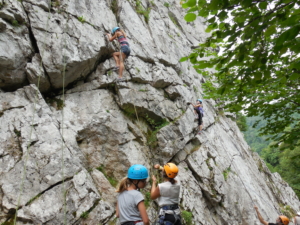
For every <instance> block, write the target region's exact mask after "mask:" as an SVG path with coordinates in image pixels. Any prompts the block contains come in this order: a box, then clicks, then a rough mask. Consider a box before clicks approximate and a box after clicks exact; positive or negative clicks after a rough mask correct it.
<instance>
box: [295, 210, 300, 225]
mask: <svg viewBox="0 0 300 225" xmlns="http://www.w3.org/2000/svg"><path fill="white" fill-rule="evenodd" d="M294 224H295V225H300V212H297V215H296V216H295V217H294Z"/></svg>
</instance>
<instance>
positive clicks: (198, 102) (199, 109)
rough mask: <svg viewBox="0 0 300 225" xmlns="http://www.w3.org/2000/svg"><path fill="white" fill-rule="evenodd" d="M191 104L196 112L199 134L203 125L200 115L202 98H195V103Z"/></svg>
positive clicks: (201, 112) (201, 114) (201, 115)
mask: <svg viewBox="0 0 300 225" xmlns="http://www.w3.org/2000/svg"><path fill="white" fill-rule="evenodd" d="M191 104H192V106H193V107H194V112H195V114H196V118H197V119H198V125H199V132H198V134H201V132H202V127H203V121H202V117H203V105H202V100H201V99H197V101H196V104H195V105H194V104H193V103H191Z"/></svg>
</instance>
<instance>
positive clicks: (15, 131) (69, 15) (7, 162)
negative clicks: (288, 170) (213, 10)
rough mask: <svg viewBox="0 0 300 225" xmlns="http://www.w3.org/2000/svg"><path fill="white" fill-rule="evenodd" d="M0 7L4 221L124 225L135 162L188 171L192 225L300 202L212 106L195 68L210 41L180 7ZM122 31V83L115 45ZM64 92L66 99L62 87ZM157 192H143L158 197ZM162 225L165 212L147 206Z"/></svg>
mask: <svg viewBox="0 0 300 225" xmlns="http://www.w3.org/2000/svg"><path fill="white" fill-rule="evenodd" d="M1 2H4V1H1V0H0V40H1V41H0V59H1V60H0V88H1V89H0V128H1V129H0V223H5V222H13V218H14V217H15V215H16V214H17V222H16V224H51V225H52V224H76V225H77V224H78V225H79V224H80V225H81V224H82V225H85V224H91V225H92V224H93V225H94V224H118V220H117V218H116V217H115V206H116V198H117V193H116V192H115V191H116V185H117V183H118V182H119V181H120V180H121V179H122V178H123V177H125V176H126V174H127V170H128V168H129V167H130V166H131V165H133V164H143V165H145V166H146V167H147V168H149V171H150V172H149V174H150V175H151V174H153V173H155V171H154V170H153V168H152V165H153V164H156V163H160V164H164V163H166V162H168V161H173V162H175V163H176V164H178V166H179V169H180V172H179V175H178V178H179V179H180V181H181V184H182V188H181V194H180V207H181V210H182V211H188V212H191V213H192V221H193V224H205V225H223V224H228V225H241V224H242V225H250V224H251V225H252V224H255V225H258V224H259V221H258V220H257V219H256V215H255V211H254V209H253V206H254V205H257V206H258V207H259V208H260V209H261V213H262V216H263V217H264V218H265V219H266V220H268V221H270V222H272V221H275V219H276V217H277V215H278V214H281V210H286V209H284V208H283V207H284V206H289V207H287V208H291V209H292V210H298V209H299V207H300V202H299V199H298V198H297V196H296V195H295V193H294V192H293V190H292V189H291V188H290V187H289V186H288V184H287V183H286V182H284V181H283V180H282V179H281V177H280V175H279V174H277V173H275V174H272V173H271V172H270V171H269V170H268V168H267V167H266V165H265V163H264V162H263V161H262V160H261V159H260V158H259V156H258V155H257V154H256V153H253V152H252V151H251V150H250V148H249V146H248V145H247V144H246V142H245V140H244V138H243V135H242V133H241V132H240V131H239V129H238V127H237V125H236V123H235V122H234V121H233V120H232V118H234V117H233V116H232V115H228V116H227V114H224V113H222V112H220V111H219V110H218V109H217V108H216V102H215V101H214V100H210V99H204V101H203V103H204V109H205V114H204V117H203V122H204V130H203V132H202V133H201V134H197V133H198V125H197V121H196V118H195V113H194V110H193V108H192V106H191V105H187V103H188V102H195V101H196V99H198V98H201V99H203V97H204V96H203V91H202V83H204V82H205V78H203V77H201V76H200V75H199V74H198V73H197V72H196V71H195V70H194V68H193V66H192V65H191V64H190V63H188V62H183V63H180V62H179V60H180V58H181V57H183V56H186V55H188V54H189V53H190V52H191V50H192V48H194V47H195V46H197V45H198V44H199V43H200V42H202V41H204V40H205V38H207V37H208V34H206V33H205V32H204V30H205V24H204V21H203V20H202V19H201V18H197V20H196V21H195V22H192V23H186V22H185V21H184V19H183V17H184V15H185V11H184V9H182V8H181V7H180V3H179V1H175V0H165V1H159V0H153V1H148V0H141V1H135V0H128V1H125V0H124V1H123V0H119V1H116V0H112V1H111V0H101V1H77V0H76V1H75V0H71V1H70V0H68V1H67V0H52V1H48V0H39V1H36V0H23V1H15V0H14V1H13V0H5V4H1ZM115 26H119V27H121V28H122V29H124V30H125V32H126V34H127V36H128V40H129V42H130V47H131V56H130V57H129V58H128V59H126V61H125V70H124V73H123V77H124V78H125V79H123V80H119V81H116V78H117V77H118V71H113V70H112V68H113V67H115V66H116V64H115V61H114V59H113V58H111V54H112V53H113V52H114V51H119V44H118V43H117V42H116V41H114V42H112V43H108V40H107V38H106V33H108V32H110V31H111V29H112V28H113V27H115ZM62 87H63V88H64V89H62ZM149 190H150V185H148V186H147V187H146V188H145V190H144V191H143V194H145V196H148V195H149V193H147V192H149ZM145 202H147V205H148V203H149V206H148V209H147V210H148V214H149V216H150V219H151V221H152V222H154V221H155V218H156V217H157V212H156V209H157V204H156V203H155V202H153V201H150V202H149V199H146V200H145Z"/></svg>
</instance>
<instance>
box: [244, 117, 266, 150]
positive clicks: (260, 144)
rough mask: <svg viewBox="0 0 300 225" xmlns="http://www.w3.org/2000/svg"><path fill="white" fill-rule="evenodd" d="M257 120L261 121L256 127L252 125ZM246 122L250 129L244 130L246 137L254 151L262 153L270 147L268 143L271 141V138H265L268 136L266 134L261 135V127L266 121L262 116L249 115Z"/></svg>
mask: <svg viewBox="0 0 300 225" xmlns="http://www.w3.org/2000/svg"><path fill="white" fill-rule="evenodd" d="M256 121H260V122H259V123H258V125H257V126H256V127H255V128H253V127H252V126H253V124H254V123H255V122H256ZM246 123H247V126H248V129H247V130H246V131H243V133H244V135H245V139H246V141H247V143H248V144H249V145H250V147H251V149H252V150H253V151H255V152H257V153H258V154H261V151H262V149H263V148H266V147H268V145H269V144H270V143H271V140H268V141H266V140H265V139H266V138H267V137H266V136H259V129H260V128H261V127H263V126H264V125H265V124H266V122H265V121H263V120H262V117H259V116H254V117H247V118H246Z"/></svg>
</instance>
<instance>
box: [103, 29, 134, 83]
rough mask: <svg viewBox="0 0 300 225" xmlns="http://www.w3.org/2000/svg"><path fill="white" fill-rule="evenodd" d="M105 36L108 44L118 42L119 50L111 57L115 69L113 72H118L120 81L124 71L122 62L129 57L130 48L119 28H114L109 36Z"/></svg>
mask: <svg viewBox="0 0 300 225" xmlns="http://www.w3.org/2000/svg"><path fill="white" fill-rule="evenodd" d="M107 36H108V39H109V41H110V42H112V41H113V40H115V39H118V42H119V43H120V47H121V50H120V52H114V53H113V57H114V59H115V61H116V67H115V68H114V70H116V71H117V70H119V79H121V78H122V76H123V70H124V60H125V59H126V58H127V57H128V56H129V55H130V47H129V43H128V40H127V36H126V34H125V32H124V31H123V30H121V29H120V28H119V27H114V28H113V29H112V31H111V34H109V33H108V34H107Z"/></svg>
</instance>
